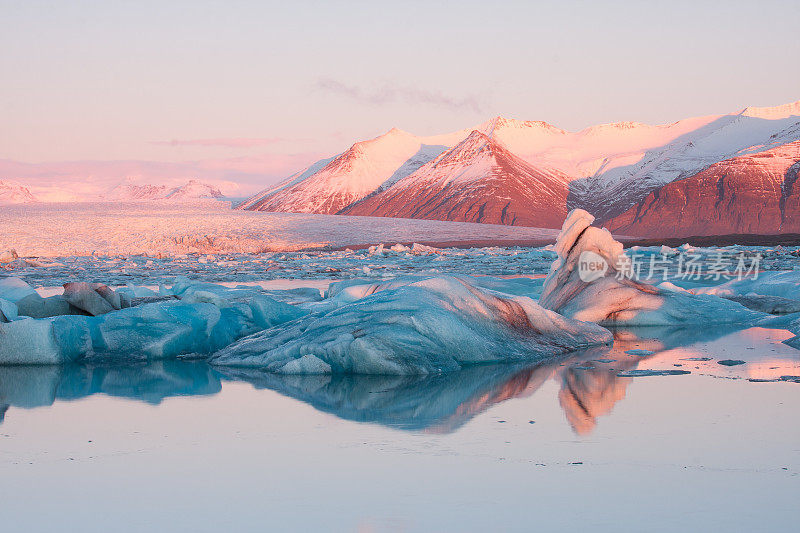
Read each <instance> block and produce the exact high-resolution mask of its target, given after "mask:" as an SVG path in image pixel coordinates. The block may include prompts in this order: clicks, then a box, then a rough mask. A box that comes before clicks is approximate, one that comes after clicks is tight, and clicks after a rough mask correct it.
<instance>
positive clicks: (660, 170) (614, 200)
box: [238, 101, 800, 237]
mask: <svg viewBox="0 0 800 533" xmlns="http://www.w3.org/2000/svg"><path fill="white" fill-rule="evenodd" d="M798 167H800V101H798V102H794V103H791V104H786V105H782V106H776V107H748V108H745V109H744V110H742V111H739V112H736V113H730V114H725V115H709V116H703V117H695V118H689V119H684V120H680V121H677V122H673V123H671V124H663V125H657V126H652V125H647V124H641V123H637V122H616V123H611V124H602V125H598V126H592V127H589V128H586V129H583V130H581V131H578V132H569V131H565V130H562V129H560V128H557V127H555V126H553V125H550V124H547V123H545V122H540V121H520V120H514V119H507V118H503V117H496V118H494V119H491V120H489V121H487V122H484V123H482V124H479V125H477V126H475V127H473V128H467V129H464V130H460V131H457V132H453V133H449V134H444V135H437V136H429V137H420V136H416V135H413V134H411V133H407V132H404V131H401V130H398V129H392V130H390V131H388V132H387V133H385V134H384V135H381V136H380V137H377V138H375V139H372V140H368V141H361V142H357V143H355V144H354V145H353V146H351V147H350V148H349V149H348V150H346V151H345V152H343V153H341V154H339V155H337V156H334V157H331V158H328V159H323V160H321V161H318V162H317V163H315V164H313V165H311V166H310V167H308V168H306V169H303V170H301V171H299V172H297V173H296V174H294V175H292V176H290V177H289V178H287V179H286V180H284V181H283V182H281V183H279V184H277V185H275V186H272V187H269V188H267V189H264V190H263V191H261V192H260V193H258V194H256V195H254V196H253V197H251V198H250V199H248V200H246V201H245V202H243V203H242V204H240V205H239V206H238V208H239V209H248V210H256V211H283V212H304V213H326V214H349V215H365V216H390V217H400V218H425V219H437V220H454V221H468V222H484V223H495V224H510V225H524V226H540V227H550V228H552V227H559V226H560V225H561V222H562V221H563V219H564V215H565V214H566V213H567V212H568V211H569V210H570V209H573V208H576V207H580V208H583V209H586V210H588V211H590V212H592V213H593V214H595V216H597V218H598V219H599V220H600V221H601V222H603V223H604V224H605V225H606V226H608V227H609V228H610V229H612V230H614V231H618V232H620V233H624V234H628V235H639V236H653V237H659V236H665V235H669V236H674V237H677V236H699V235H720V234H738V233H758V234H778V233H800V200H798V195H799V194H800V184H798V185H797V186H795V182H796V180H797V175H798Z"/></svg>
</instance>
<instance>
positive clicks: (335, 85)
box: [314, 78, 485, 113]
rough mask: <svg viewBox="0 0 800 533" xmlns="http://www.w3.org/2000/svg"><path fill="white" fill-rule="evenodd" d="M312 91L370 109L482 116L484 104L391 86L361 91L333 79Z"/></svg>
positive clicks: (321, 81) (474, 99)
mask: <svg viewBox="0 0 800 533" xmlns="http://www.w3.org/2000/svg"><path fill="white" fill-rule="evenodd" d="M314 86H315V88H316V89H318V90H322V91H327V92H329V93H331V94H336V95H338V96H343V97H346V98H350V99H352V100H355V101H357V102H361V103H367V104H372V105H385V104H393V103H404V104H411V105H420V104H422V105H429V106H432V107H439V108H443V109H450V110H454V111H462V110H465V109H466V110H469V111H473V112H475V113H483V110H484V107H485V106H484V104H483V102H481V100H480V99H479V98H478V97H477V96H474V95H468V96H466V97H464V98H453V97H450V96H447V95H445V94H443V93H441V92H439V91H427V90H425V89H420V88H417V87H408V86H403V85H399V84H394V83H385V84H383V85H382V86H380V87H379V88H377V89H374V90H365V89H362V88H361V87H357V86H355V85H348V84H346V83H342V82H341V81H338V80H335V79H333V78H319V79H318V80H317V82H316V83H315V85H314Z"/></svg>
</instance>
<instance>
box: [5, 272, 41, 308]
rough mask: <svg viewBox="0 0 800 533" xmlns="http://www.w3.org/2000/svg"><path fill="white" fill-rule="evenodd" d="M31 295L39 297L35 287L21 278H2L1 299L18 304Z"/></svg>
mask: <svg viewBox="0 0 800 533" xmlns="http://www.w3.org/2000/svg"><path fill="white" fill-rule="evenodd" d="M31 295H36V296H38V295H39V293H38V292H36V291H35V290H34V289H33V287H31V286H30V285H28V284H27V283H25V282H24V281H22V280H21V279H19V278H0V298H3V299H4V300H8V301H9V302H13V303H17V302H18V301H20V300H22V299H23V298H26V297H28V296H31Z"/></svg>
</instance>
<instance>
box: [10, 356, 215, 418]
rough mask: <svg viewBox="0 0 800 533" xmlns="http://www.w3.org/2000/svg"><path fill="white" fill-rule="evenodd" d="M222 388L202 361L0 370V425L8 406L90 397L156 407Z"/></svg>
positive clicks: (25, 407) (213, 373) (51, 366)
mask: <svg viewBox="0 0 800 533" xmlns="http://www.w3.org/2000/svg"><path fill="white" fill-rule="evenodd" d="M220 390H222V384H221V382H220V379H219V377H218V376H217V374H216V373H215V372H214V371H213V370H212V369H211V368H210V367H209V366H208V364H206V363H205V362H204V361H176V360H165V361H157V362H152V363H142V364H131V365H118V364H116V365H108V366H105V365H98V366H95V365H77V364H74V365H58V366H56V365H47V366H0V421H2V419H3V415H4V414H5V412H6V411H7V410H8V408H9V407H10V406H13V407H19V408H23V409H28V408H33V407H42V406H48V405H52V404H53V403H55V402H56V401H57V400H61V401H69V400H77V399H79V398H84V397H86V396H91V395H93V394H106V395H108V396H115V397H121V398H129V399H134V400H138V401H142V402H146V403H149V404H159V403H161V401H163V400H164V399H165V398H168V397H170V396H199V395H209V394H216V393H218V392H219V391H220Z"/></svg>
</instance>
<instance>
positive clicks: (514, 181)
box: [340, 131, 568, 227]
mask: <svg viewBox="0 0 800 533" xmlns="http://www.w3.org/2000/svg"><path fill="white" fill-rule="evenodd" d="M567 186H568V177H567V176H566V175H565V174H563V173H562V172H560V171H557V170H551V169H540V168H535V167H533V166H532V165H529V164H528V163H526V162H525V161H523V160H522V159H520V158H519V157H517V156H515V155H514V154H512V153H511V152H510V151H509V150H508V149H507V148H505V147H504V146H503V145H502V144H500V143H499V142H498V141H496V140H494V139H492V138H490V137H489V136H487V135H486V134H485V133H482V132H479V131H473V132H472V133H471V134H470V135H469V136H468V137H467V138H466V139H464V140H463V141H461V142H460V143H459V144H458V145H456V146H455V147H454V148H452V149H450V150H448V151H446V152H444V153H443V154H441V155H440V156H438V157H437V158H436V159H434V160H433V161H430V162H429V163H426V164H425V165H423V166H421V167H420V168H419V169H418V170H416V171H415V172H413V173H411V174H409V175H408V176H406V177H404V178H402V179H400V180H398V181H397V182H396V183H394V184H392V185H390V186H389V187H387V188H386V189H383V190H380V191H378V192H376V193H374V194H372V195H370V196H368V197H366V198H364V199H363V200H361V201H360V202H357V203H355V204H352V205H351V206H349V207H347V208H345V209H344V210H342V211H340V213H341V214H347V215H372V216H385V217H400V218H425V219H435V220H458V221H467V222H483V223H489V224H516V225H523V226H543V227H556V226H558V225H560V224H561V222H563V220H564V217H565V216H566V214H567V211H566V203H567V202H566V201H567V194H568V188H567Z"/></svg>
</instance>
